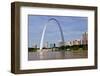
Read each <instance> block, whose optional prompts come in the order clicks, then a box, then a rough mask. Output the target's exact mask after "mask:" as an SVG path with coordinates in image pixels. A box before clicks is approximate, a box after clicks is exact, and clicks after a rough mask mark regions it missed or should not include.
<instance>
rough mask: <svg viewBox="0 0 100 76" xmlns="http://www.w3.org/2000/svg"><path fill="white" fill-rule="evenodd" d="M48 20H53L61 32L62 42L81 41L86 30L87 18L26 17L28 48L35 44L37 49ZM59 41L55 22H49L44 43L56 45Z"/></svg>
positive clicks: (59, 37)
mask: <svg viewBox="0 0 100 76" xmlns="http://www.w3.org/2000/svg"><path fill="white" fill-rule="evenodd" d="M50 18H55V19H56V20H57V21H58V22H59V23H60V26H61V28H62V30H63V34H64V40H65V41H68V40H74V39H81V36H82V33H83V32H87V30H88V27H87V26H88V18H87V17H75V16H44V15H29V16H28V47H32V45H34V44H37V45H38V47H39V44H40V40H41V36H42V31H43V28H44V26H45V24H46V23H47V22H48V20H49V19H50ZM59 41H61V36H60V31H59V28H58V25H57V23H56V22H55V21H50V22H49V24H48V26H47V29H46V33H45V36H44V43H45V42H49V43H57V42H59Z"/></svg>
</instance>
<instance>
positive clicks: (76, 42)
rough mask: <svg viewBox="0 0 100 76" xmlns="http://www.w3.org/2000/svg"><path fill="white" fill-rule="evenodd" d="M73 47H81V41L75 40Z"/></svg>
mask: <svg viewBox="0 0 100 76" xmlns="http://www.w3.org/2000/svg"><path fill="white" fill-rule="evenodd" d="M73 45H81V40H73Z"/></svg>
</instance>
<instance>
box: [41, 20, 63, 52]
mask: <svg viewBox="0 0 100 76" xmlns="http://www.w3.org/2000/svg"><path fill="white" fill-rule="evenodd" d="M52 20H53V21H55V22H56V23H57V25H58V27H59V30H60V34H61V39H62V43H63V44H64V36H63V31H62V28H61V26H60V23H59V22H58V21H57V20H56V19H55V18H51V19H49V20H48V21H47V23H46V24H45V26H44V28H43V32H42V37H41V42H40V50H42V48H43V40H44V35H45V31H46V27H47V25H48V23H49V22H50V21H52Z"/></svg>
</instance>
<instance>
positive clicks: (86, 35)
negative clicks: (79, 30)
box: [82, 32, 88, 45]
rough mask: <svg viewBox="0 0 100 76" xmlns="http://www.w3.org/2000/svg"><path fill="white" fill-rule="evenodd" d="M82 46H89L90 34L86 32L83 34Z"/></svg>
mask: <svg viewBox="0 0 100 76" xmlns="http://www.w3.org/2000/svg"><path fill="white" fill-rule="evenodd" d="M82 44H83V45H86V44H88V33H87V32H84V33H83V34H82Z"/></svg>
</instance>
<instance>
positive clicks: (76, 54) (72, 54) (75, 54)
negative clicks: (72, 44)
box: [28, 50, 88, 60]
mask: <svg viewBox="0 0 100 76" xmlns="http://www.w3.org/2000/svg"><path fill="white" fill-rule="evenodd" d="M87 57H88V52H87V50H77V51H76V50H75V51H73V50H72V51H71V50H70V51H42V52H29V53H28V60H52V59H78V58H87Z"/></svg>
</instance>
